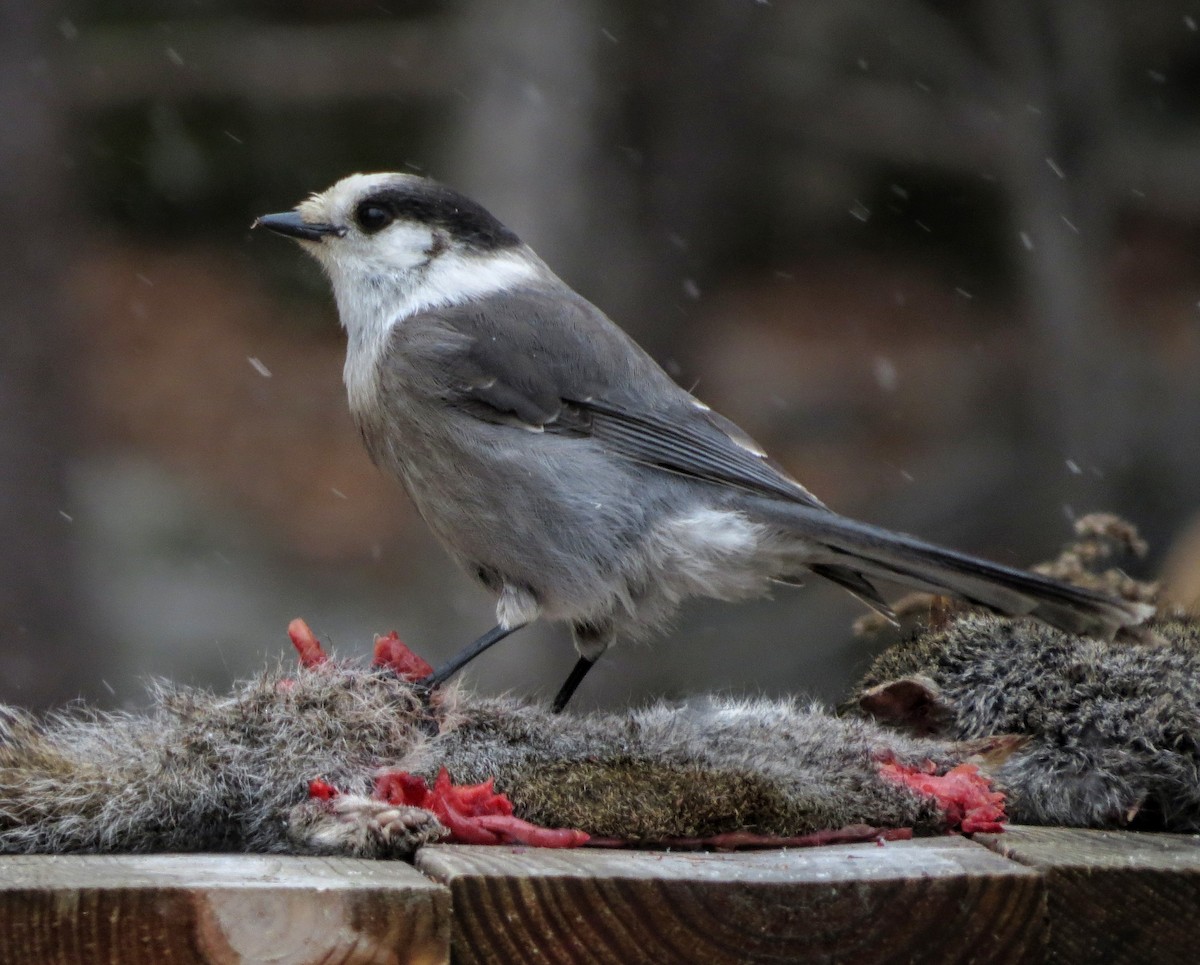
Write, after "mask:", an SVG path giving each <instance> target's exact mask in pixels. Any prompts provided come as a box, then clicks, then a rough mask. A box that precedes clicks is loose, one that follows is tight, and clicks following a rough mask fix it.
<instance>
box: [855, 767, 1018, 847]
mask: <svg viewBox="0 0 1200 965" xmlns="http://www.w3.org/2000/svg"><path fill="white" fill-rule="evenodd" d="M936 770H937V768H936V767H934V764H933V762H932V761H926V762H925V763H924V764H923V765H921V766H919V767H914V766H909V765H907V764H900V763H898V762H896V761H883V762H881V763H880V764H879V773H880V775H882V776H883V777H884V778H885V779H886V780H889V781H894V782H896V783H897V784H903V785H904V786H905V787H908V788H911V789H912V790H914V791H916V792H917V793H918V794H923V795H926V796H928V797H931V798H933V799H934V801H936V802H937V805H938V807H939V808H941V810H942V813H943V814H945V816H946V829H947V830H948V831H961V832H962V833H963V834H973V833H975V832H976V831H992V832H997V831H1003V830H1004V826H1003V825H1004V822H1005V821H1006V820H1007V819H1008V818H1007V815H1006V814H1005V813H1004V794H1003V793H1001V792H1000V791H996V790H993V789H992V785H991V782H990V781H989V780H988V779H987V778H986V777H985V776H984V775H983V774H982V773H981V772H980V770H979V768H978V767H976V766H975V765H974V764H959V765H958V766H957V767H953V768H951V769H950V770H949V771H947V772H946V773H945V774H937V773H935V772H936Z"/></svg>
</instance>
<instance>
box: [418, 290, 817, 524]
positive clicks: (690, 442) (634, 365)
mask: <svg viewBox="0 0 1200 965" xmlns="http://www.w3.org/2000/svg"><path fill="white" fill-rule="evenodd" d="M437 318H438V323H439V324H440V325H443V326H445V327H447V328H450V329H452V330H453V332H454V333H455V334H456V335H458V336H461V337H457V338H453V339H446V340H445V341H443V342H442V344H441V348H440V350H439V352H438V357H437V363H438V364H439V365H440V366H441V367H443V377H442V378H441V379H439V382H441V384H442V385H443V386H445V390H446V395H445V399H446V401H447V402H449V403H451V404H453V405H456V406H458V407H459V408H461V409H463V410H465V411H467V412H470V413H471V414H472V415H474V416H475V417H477V418H479V419H482V420H484V421H488V422H494V423H500V424H505V425H512V426H518V427H521V428H524V429H527V430H532V431H537V432H546V433H552V434H559V435H567V436H574V437H581V436H588V437H591V438H593V439H595V440H596V441H597V442H599V443H601V444H602V445H603V446H604V447H605V448H606V449H607V450H608V451H609V452H611V453H612V454H613V455H615V456H618V457H621V458H624V459H630V460H632V461H635V462H638V463H641V464H642V465H646V466H653V467H655V468H658V469H662V470H664V471H666V472H673V473H679V474H681V475H684V476H690V477H692V478H695V479H702V480H706V481H708V482H714V483H720V484H724V485H727V486H736V487H738V488H741V489H745V490H750V491H752V492H756V493H761V494H764V495H771V496H776V497H781V498H783V499H787V500H791V501H794V502H798V503H802V504H804V505H807V506H813V507H820V508H824V506H823V504H822V503H821V502H820V500H818V499H817V498H816V497H815V496H813V495H812V493H810V492H809V491H808V490H807V489H805V488H804V487H803V486H801V485H800V484H799V483H798V482H796V480H794V479H792V478H791V477H790V476H789V475H788V474H787V473H786V472H784V470H783V469H782V468H781V467H780V466H778V465H777V464H776V463H775V462H773V461H772V460H770V459H769V458H768V457H767V455H766V453H764V452H763V450H762V449H761V448H760V447H759V446H758V445H757V444H756V443H755V442H754V440H752V439H751V438H750V437H749V436H748V435H747V434H746V433H745V432H743V431H742V430H741V429H739V428H738V427H737V426H736V425H735V424H734V423H732V422H730V421H729V420H728V419H726V418H724V417H723V416H720V415H718V414H717V413H715V412H713V411H711V410H710V409H709V408H708V407H707V406H705V405H704V404H703V403H701V402H699V401H698V400H697V399H695V398H694V397H693V396H692V395H691V394H690V393H688V392H687V391H685V390H684V389H682V388H680V387H679V386H678V385H677V384H676V383H675V382H674V381H672V380H671V378H670V376H668V375H667V374H666V373H665V372H664V371H663V370H662V369H661V368H660V367H659V366H658V365H657V364H656V363H655V362H654V361H653V360H652V359H651V358H650V357H649V356H648V355H646V353H645V352H644V351H643V350H642V349H641V348H640V347H639V346H638V345H637V344H636V343H635V342H633V340H632V339H630V338H629V337H628V336H627V335H626V334H625V333H624V332H622V331H621V330H620V329H619V328H617V327H616V326H615V325H614V324H613V323H612V322H610V321H609V320H608V319H607V318H606V317H605V316H604V315H602V314H601V313H600V312H599V310H597V309H596V308H595V307H594V306H592V305H591V304H590V303H588V302H586V301H584V300H583V299H582V298H579V297H578V296H577V295H575V294H574V293H573V292H571V291H570V290H569V289H565V288H564V289H551V290H540V289H531V290H525V291H521V292H509V293H506V294H505V295H503V296H496V297H492V298H489V299H486V300H482V301H479V302H475V303H473V304H472V305H469V306H459V307H456V308H449V309H441V310H439V311H438V313H437ZM406 324H407V323H406Z"/></svg>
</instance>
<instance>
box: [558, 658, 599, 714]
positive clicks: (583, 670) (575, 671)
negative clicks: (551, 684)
mask: <svg viewBox="0 0 1200 965" xmlns="http://www.w3.org/2000/svg"><path fill="white" fill-rule="evenodd" d="M595 664H596V661H595V660H594V659H588V658H587V657H580V658H579V659H578V660H576V661H575V666H574V667H572V668H571V675H570V676H569V677H567V679H566V680H565V681H564V682H563V685H562V686H561V687H559V688H558V693H557V694H555V695H554V703H552V704H551V705H550V709H551V710H552V711H553V712H554V713H556V714H559V713H562V709H563V708H564V707H566V706H567V702H568V701H569V700H570V699H571V695H572V694H574V693H575V691H576V690H577V689H578V687H579V685H580V684H581V683H582V682H583V678H584V677H586V676H587V672H588V671H589V670H591V669H592V667H593V666H595Z"/></svg>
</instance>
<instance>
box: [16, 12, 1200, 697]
mask: <svg viewBox="0 0 1200 965" xmlns="http://www.w3.org/2000/svg"><path fill="white" fill-rule="evenodd" d="M0 10H2V11H3V17H2V20H0V118H2V119H3V120H2V122H0V256H2V257H0V480H2V481H0V540H2V543H0V699H4V700H9V701H16V702H20V703H24V704H28V705H44V704H46V703H49V702H56V701H61V700H64V699H68V698H71V697H75V696H80V695H82V696H85V697H87V698H88V699H92V700H98V701H101V702H104V703H107V704H110V705H111V704H121V703H125V702H128V701H130V700H136V699H137V695H138V694H139V692H140V688H141V680H142V678H144V677H145V676H147V675H168V676H171V677H174V678H177V679H181V680H185V681H190V682H195V683H202V684H209V685H213V686H217V687H223V686H225V685H226V684H227V683H228V681H229V679H230V678H231V677H234V676H238V675H243V674H246V673H249V672H252V671H253V670H255V669H256V668H258V667H260V666H262V665H263V663H264V662H265V661H266V660H268V659H276V658H277V657H278V656H279V655H281V654H282V655H285V656H288V658H289V659H290V654H289V652H288V651H289V648H288V644H287V642H286V637H285V634H284V628H285V627H286V625H287V622H288V620H289V619H290V618H292V617H294V616H298V615H299V616H304V617H306V618H307V619H308V621H309V622H310V623H311V624H312V626H313V628H314V629H315V630H316V631H317V633H318V634H319V635H320V636H321V637H322V638H323V639H325V640H327V641H331V642H332V644H333V645H334V647H335V648H337V649H338V650H339V651H340V652H341V653H343V654H349V653H356V654H365V653H368V652H369V649H370V644H371V636H372V634H373V633H375V632H384V631H387V630H389V629H391V628H395V629H397V630H398V631H399V632H400V634H401V636H402V637H403V638H404V639H405V640H406V641H407V642H408V643H410V644H411V645H412V646H413V647H414V648H415V649H416V650H417V651H418V652H420V653H422V654H423V655H424V656H426V657H427V658H428V659H430V660H431V661H434V662H437V661H438V660H440V659H442V658H444V657H445V656H447V655H448V654H449V653H450V652H452V651H453V650H455V649H457V648H458V647H459V646H460V645H462V644H463V643H464V642H466V641H467V640H468V639H471V638H473V637H474V636H475V635H476V634H478V633H479V632H482V631H483V630H484V629H486V628H487V627H488V626H490V625H491V620H492V604H491V601H490V600H489V598H488V597H487V596H486V595H485V594H484V593H483V591H481V590H478V589H476V588H474V587H473V585H471V584H470V583H468V581H467V580H466V578H465V577H463V576H462V575H460V574H459V573H458V572H457V571H455V570H454V569H453V568H452V567H451V566H450V565H449V564H448V563H447V561H446V559H445V557H444V556H443V555H442V553H441V551H440V550H439V549H438V548H437V547H436V545H435V544H434V543H433V542H432V540H431V538H430V537H429V535H428V534H427V533H426V531H425V529H424V527H423V525H422V524H421V523H420V521H419V520H418V519H417V518H416V516H415V514H414V513H413V512H412V510H411V509H410V507H409V506H408V504H407V501H406V498H405V497H404V496H403V494H402V493H401V492H400V490H399V487H398V486H397V485H396V484H394V483H393V482H392V481H391V480H388V479H384V478H382V477H380V476H379V475H378V474H377V473H376V471H375V469H374V468H373V467H372V466H371V465H370V463H369V462H368V460H367V457H366V456H365V454H364V453H363V452H362V450H361V449H360V446H359V443H358V439H357V434H356V432H355V430H354V428H353V427H352V425H351V423H350V420H349V417H348V415H347V413H346V406H345V401H344V398H343V390H342V386H341V364H342V363H341V357H342V336H341V333H340V331H339V329H338V327H337V324H336V321H335V313H334V309H333V305H332V301H331V298H330V296H329V294H328V292H327V289H326V285H325V283H324V280H323V279H322V278H321V277H320V274H319V272H318V270H317V267H316V266H315V264H313V263H311V262H310V261H309V260H308V259H306V258H305V257H303V255H302V254H301V253H300V252H299V251H298V250H296V248H295V246H294V245H291V244H288V243H286V242H284V241H282V240H280V239H279V238H276V237H271V236H265V237H264V236H260V235H258V234H255V235H251V233H250V231H249V225H250V223H251V221H252V219H253V217H254V216H255V215H257V214H261V213H264V212H269V211H277V210H281V209H286V208H289V207H291V206H292V205H293V204H294V203H295V202H296V201H298V200H299V199H300V198H302V197H303V196H304V195H305V194H306V193H308V192H310V191H313V190H318V189H322V188H324V187H326V186H328V185H329V184H330V183H332V182H333V181H334V180H336V179H337V178H339V177H341V176H343V175H345V174H347V173H350V172H353V171H369V170H381V169H382V170H389V169H390V170H395V169H400V170H408V171H414V172H419V173H427V174H430V175H433V176H436V177H438V178H440V179H442V180H444V181H447V182H449V183H450V184H452V185H454V186H455V187H458V188H459V189H461V190H463V191H465V192H466V193H468V194H471V195H473V196H475V197H477V198H478V199H479V200H480V201H482V202H483V203H484V204H485V205H486V206H488V207H489V208H491V209H492V210H493V211H494V212H495V213H496V214H497V215H498V216H499V217H500V218H501V219H502V220H503V221H505V222H506V223H508V224H509V225H510V226H512V227H513V228H514V229H515V230H516V231H517V232H518V233H519V234H520V235H521V236H522V237H523V238H524V239H525V240H527V241H528V242H530V243H531V244H532V245H533V246H534V247H535V248H536V249H537V250H538V251H539V252H540V253H541V254H542V255H543V256H544V257H545V258H546V260H547V261H548V262H549V263H550V264H551V266H552V267H554V268H555V269H556V270H557V271H558V272H559V273H560V274H561V275H562V276H563V277H564V278H565V279H566V280H567V281H568V282H569V283H570V284H572V285H573V286H574V287H576V288H577V289H579V290H580V291H581V292H583V293H584V294H585V295H586V296H588V297H589V298H591V299H592V300H593V301H595V302H596V303H597V304H599V305H600V306H602V307H603V308H604V309H605V310H607V311H608V312H609V314H610V315H611V316H612V317H613V318H614V319H616V320H617V321H618V322H619V323H621V324H622V325H623V326H624V327H626V328H627V329H628V330H629V331H630V332H631V333H632V334H633V335H634V336H635V337H636V338H637V339H639V340H640V341H641V342H642V343H643V344H644V345H645V346H646V347H647V348H648V349H649V350H650V351H651V352H652V354H654V355H655V357H656V358H658V359H659V360H660V361H661V362H662V363H663V364H664V365H665V366H666V367H667V368H668V370H669V371H671V372H672V374H674V375H675V376H676V377H677V378H678V379H679V380H680V381H681V382H682V383H684V384H685V385H687V386H689V387H691V386H695V387H696V391H697V393H698V394H699V395H700V396H701V397H703V398H704V399H705V400H706V401H707V402H709V403H710V404H712V405H713V406H715V407H717V408H718V409H720V410H722V411H723V412H724V413H725V414H727V415H729V416H730V417H732V418H733V419H735V420H736V421H738V422H739V423H741V424H742V425H743V426H744V427H745V428H746V429H747V430H749V431H750V432H751V434H753V435H754V436H756V437H757V438H758V439H759V440H760V441H761V442H763V443H764V444H765V445H766V446H767V448H768V449H770V450H771V451H772V452H773V454H775V455H776V456H777V457H778V458H779V459H780V460H781V461H782V462H784V463H785V464H786V465H788V466H789V468H791V469H792V470H793V471H794V473H795V474H796V475H797V476H798V477H799V478H800V479H801V480H803V481H804V482H805V483H806V484H807V485H808V486H809V487H810V488H812V489H813V490H814V491H815V492H816V493H817V494H819V495H820V496H821V497H822V498H823V499H825V500H826V501H827V502H828V503H829V504H831V505H832V506H833V507H835V508H836V509H839V510H841V511H844V512H846V513H849V514H852V515H855V516H858V517H861V518H864V519H867V520H870V521H872V522H876V523H881V524H884V525H887V526H890V527H893V528H897V529H902V530H907V531H910V532H915V533H918V534H920V535H922V536H924V537H926V538H929V539H934V540H937V541H940V542H945V543H949V544H952V545H954V546H956V547H959V548H962V549H966V550H970V551H973V552H976V553H981V554H985V555H987V556H990V557H992V558H995V559H998V560H1001V561H1004V562H1007V563H1014V564H1020V565H1024V564H1028V563H1031V562H1034V561H1037V560H1039V559H1044V558H1047V557H1049V556H1052V555H1053V554H1054V552H1055V551H1056V549H1057V547H1058V545H1059V543H1060V542H1061V541H1062V540H1064V539H1065V538H1067V536H1068V535H1069V524H1070V520H1071V519H1072V518H1074V517H1075V516H1076V515H1078V514H1080V513H1082V512H1086V511H1088V510H1092V509H1109V510H1114V511H1117V512H1120V513H1121V514H1123V515H1125V516H1127V517H1129V518H1130V519H1132V520H1133V521H1135V522H1136V523H1137V524H1138V525H1139V526H1140V527H1141V528H1142V531H1143V533H1144V534H1145V535H1146V536H1147V537H1148V538H1149V539H1150V541H1151V544H1152V547H1153V555H1152V557H1151V558H1150V559H1149V560H1147V562H1146V570H1145V572H1146V573H1154V572H1157V571H1158V570H1159V568H1160V567H1161V566H1162V565H1163V561H1164V559H1166V558H1167V554H1168V551H1170V550H1171V547H1172V546H1180V545H1184V544H1183V543H1181V542H1180V540H1181V539H1185V537H1184V534H1185V533H1186V531H1187V527H1188V525H1189V520H1190V519H1191V517H1192V514H1193V513H1195V512H1196V511H1197V510H1198V509H1200V433H1198V431H1197V427H1198V424H1200V244H1198V243H1200V0H1193V2H1178V0H1139V2H1137V3H1119V2H1108V3H1105V2H1095V0H1042V2H1030V0H957V2H953V3H950V2H934V0H926V2H919V0H893V2H888V3H880V2H878V0H788V2H783V0H773V2H769V3H768V2H755V0H694V2H692V3H689V4H686V5H679V4H666V3H647V2H644V0H479V2H474V3H468V2H461V3H439V2H434V0H427V2H404V0H383V2H377V0H340V2H336V3H335V2H329V0H254V2H247V0H239V2H236V3H235V2H233V0H107V2H100V0H94V2H90V3H83V2H76V3H64V4H56V3H52V2H43V3H37V4H32V3H29V2H28V0H0ZM1198 558H1200V549H1193V550H1191V551H1187V550H1178V549H1177V550H1176V554H1175V557H1174V559H1175V560H1176V562H1175V563H1172V564H1170V565H1171V566H1172V567H1173V571H1174V572H1175V573H1176V574H1178V575H1177V576H1176V577H1175V582H1176V584H1177V586H1179V587H1180V589H1179V590H1178V591H1177V592H1179V593H1182V594H1185V595H1186V594H1187V593H1193V594H1195V595H1197V596H1200V590H1197V589H1196V588H1195V581H1196V580H1197V579H1198V577H1197V567H1200V562H1198ZM1189 581H1191V582H1189ZM1189 586H1190V587H1191V589H1188V587H1189ZM860 612H861V610H860V607H859V605H858V604H857V603H856V602H855V601H854V600H852V599H851V598H850V597H848V596H846V595H845V594H844V593H842V592H841V591H839V590H836V589H834V588H831V587H825V586H816V585H814V586H811V587H809V588H806V589H803V590H782V589H781V590H780V591H779V593H778V595H777V598H776V599H775V600H774V601H772V602H762V603H751V604H743V605H740V606H736V607H735V606H723V605H717V604H707V603H701V604H697V605H694V606H692V607H690V608H689V609H688V610H687V612H686V615H685V617H684V618H683V619H682V620H681V621H680V623H679V625H678V627H677V628H676V630H675V632H674V633H672V634H671V635H670V636H669V637H667V638H665V639H663V640H662V641H661V642H660V643H658V644H657V645H656V646H655V647H654V648H652V649H651V648H644V647H624V648H621V649H619V650H618V651H616V652H614V653H612V654H610V656H609V657H607V658H606V659H605V660H604V661H602V662H601V663H600V665H599V666H598V668H597V670H596V671H595V672H594V673H593V674H592V675H591V677H590V678H589V680H588V683H587V684H586V685H585V687H584V689H583V692H582V693H581V694H580V697H579V703H580V705H581V706H590V705H595V704H597V703H608V704H621V703H625V702H628V701H631V700H637V699H639V698H641V697H643V696H644V695H646V694H650V693H668V694H677V693H686V692H691V691H695V690H699V689H703V688H722V689H727V690H733V691H737V692H741V691H745V692H759V691H763V692H767V693H780V692H785V691H791V690H802V691H808V692H813V693H818V694H821V695H824V696H827V697H834V696H836V695H837V694H838V693H839V692H840V691H841V690H842V689H843V688H844V687H845V685H846V683H847V682H848V680H849V679H850V678H851V677H852V676H853V674H854V673H855V671H856V670H858V669H859V668H861V666H862V664H863V662H864V661H865V659H866V658H867V656H868V653H867V650H866V649H865V645H863V644H861V643H856V642H854V641H853V640H852V639H851V635H850V631H849V625H850V623H851V621H852V620H853V619H854V617H856V616H857V615H858V614H859V613H860ZM573 660H574V655H573V653H572V652H571V651H570V645H569V642H568V639H567V635H566V633H565V632H564V631H560V630H557V629H554V628H535V629H533V630H527V631H525V632H523V633H522V634H520V635H519V636H517V637H515V638H514V639H513V640H511V641H509V642H507V643H506V644H504V645H503V646H501V647H498V648H497V649H496V650H495V651H492V652H491V653H490V654H489V655H487V656H486V657H485V658H483V659H481V660H480V661H478V662H477V663H476V664H475V665H474V666H473V667H472V669H471V670H470V672H469V675H470V677H471V679H473V681H474V682H475V684H476V685H477V686H478V687H480V688H482V689H487V690H500V689H507V688H512V689H516V690H519V691H521V692H528V691H535V690H540V692H542V693H548V692H553V690H554V688H556V687H557V685H558V683H559V682H560V681H561V679H562V677H563V676H564V675H565V674H566V673H567V671H568V670H569V668H570V666H571V664H572V663H573Z"/></svg>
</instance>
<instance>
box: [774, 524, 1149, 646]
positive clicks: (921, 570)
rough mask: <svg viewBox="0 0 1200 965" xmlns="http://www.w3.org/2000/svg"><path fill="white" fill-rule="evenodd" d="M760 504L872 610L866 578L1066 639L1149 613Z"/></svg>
mask: <svg viewBox="0 0 1200 965" xmlns="http://www.w3.org/2000/svg"><path fill="white" fill-rule="evenodd" d="M764 503H769V504H770V505H769V508H767V512H766V514H765V515H768V516H769V517H771V520H770V521H771V522H772V523H776V524H778V525H782V526H783V527H784V528H785V529H787V530H788V531H790V532H791V533H793V534H794V535H795V536H797V537H799V538H801V539H802V540H803V543H804V549H803V551H802V552H803V553H804V554H805V557H806V560H807V565H808V568H809V569H810V570H812V571H813V572H814V573H816V574H817V575H819V576H823V577H825V578H827V579H832V580H833V581H834V582H835V583H838V584H840V585H842V586H845V587H846V588H847V589H849V590H851V592H853V593H854V594H855V595H856V596H859V597H860V598H862V599H863V600H864V601H865V602H867V603H868V604H869V605H871V606H873V607H876V608H877V609H878V608H879V604H883V600H882V599H881V598H880V597H879V594H878V593H877V592H876V591H875V589H874V587H873V586H872V584H871V582H870V581H871V579H882V580H890V581H893V582H896V583H901V584H903V585H905V586H908V587H911V588H913V589H917V590H925V591H928V592H930V593H940V594H948V595H951V596H956V597H959V598H961V599H963V600H966V601H967V602H969V603H974V604H977V605H979V606H982V607H986V608H987V609H989V610H993V611H996V612H998V613H1001V614H1004V615H1007V616H1032V617H1036V618H1037V619H1039V620H1042V621H1044V622H1046V623H1049V624H1050V625H1051V626H1054V627H1057V628H1059V629H1060V630H1065V631H1066V632H1068V633H1075V634H1079V635H1081V636H1089V637H1097V638H1100V639H1104V640H1110V639H1112V638H1113V637H1114V636H1115V635H1116V634H1117V633H1118V632H1119V631H1120V630H1122V629H1124V628H1127V627H1133V626H1137V625H1138V624H1141V623H1143V622H1144V621H1146V620H1147V619H1149V618H1150V617H1151V616H1153V615H1154V612H1155V611H1154V607H1153V606H1151V605H1149V604H1147V603H1139V602H1136V601H1132V600H1124V599H1121V598H1119V597H1115V596H1110V595H1109V594H1106V593H1101V592H1098V591H1096V590H1089V589H1085V588H1083V587H1078V586H1072V585H1071V584H1069V583H1063V582H1061V581H1059V580H1054V579H1051V578H1049V577H1046V576H1041V575H1039V574H1037V573H1030V572H1028V571H1026V570H1019V569H1015V568H1013V567H1009V566H1004V565H1002V564H999V563H992V562H989V561H988V560H983V559H979V558H978V557H974V556H969V555H967V554H966V553H959V552H957V551H955V550H951V549H946V548H944V547H941V546H936V545H934V544H932V543H926V542H924V541H922V540H918V539H916V538H914V537H912V536H906V535H904V534H902V533H893V532H891V531H889V530H886V529H882V528H880V527H877V526H871V525H869V524H867V523H859V522H856V521H855V520H852V519H847V518H846V517H844V516H839V515H837V514H836V513H831V512H828V511H825V510H821V509H813V508H810V507H807V506H799V505H790V504H784V503H780V502H779V501H776V500H764ZM756 515H757V514H756ZM883 609H884V611H886V609H887V608H886V604H883Z"/></svg>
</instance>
